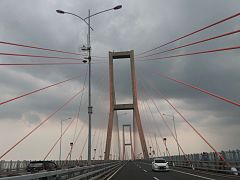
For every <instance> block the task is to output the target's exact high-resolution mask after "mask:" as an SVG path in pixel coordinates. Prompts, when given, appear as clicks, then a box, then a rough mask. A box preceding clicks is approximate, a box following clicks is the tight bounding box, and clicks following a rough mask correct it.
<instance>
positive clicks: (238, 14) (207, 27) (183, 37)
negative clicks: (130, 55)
mask: <svg viewBox="0 0 240 180" xmlns="http://www.w3.org/2000/svg"><path fill="white" fill-rule="evenodd" d="M238 16H240V13H236V14H234V15H232V16H229V17H226V18H224V19H221V20H219V21H216V22H214V23H212V24H210V25H207V26H205V27H203V28H200V29H198V30H196V31H193V32H191V33H189V34H186V35H183V36H180V37H178V38H176V39H174V40H172V41H169V42H167V43H164V44H162V45H159V46H158V47H155V48H152V49H150V50H147V51H144V52H142V53H139V54H137V55H136V56H140V55H143V54H146V53H149V52H152V51H154V50H157V49H159V48H162V47H164V46H167V45H169V44H172V43H174V42H177V41H179V40H182V39H185V38H186V37H189V36H192V35H194V34H197V33H199V32H202V31H204V30H206V29H209V28H211V27H213V26H216V25H218V24H221V23H223V22H226V21H228V20H231V19H233V18H236V17H238Z"/></svg>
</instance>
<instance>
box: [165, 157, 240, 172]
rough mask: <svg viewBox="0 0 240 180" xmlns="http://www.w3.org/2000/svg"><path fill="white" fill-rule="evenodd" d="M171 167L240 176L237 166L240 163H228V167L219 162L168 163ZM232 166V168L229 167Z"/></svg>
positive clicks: (239, 167)
mask: <svg viewBox="0 0 240 180" xmlns="http://www.w3.org/2000/svg"><path fill="white" fill-rule="evenodd" d="M168 162H169V165H171V166H176V167H183V168H191V169H193V170H195V169H196V170H204V171H212V172H219V173H225V174H234V175H240V166H236V164H239V163H240V162H237V163H236V162H228V163H229V164H228V165H227V164H226V163H225V162H221V161H220V162H219V161H191V162H188V161H171V160H170V161H168ZM229 165H230V166H229Z"/></svg>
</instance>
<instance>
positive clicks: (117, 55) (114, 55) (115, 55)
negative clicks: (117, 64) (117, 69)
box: [104, 50, 149, 160]
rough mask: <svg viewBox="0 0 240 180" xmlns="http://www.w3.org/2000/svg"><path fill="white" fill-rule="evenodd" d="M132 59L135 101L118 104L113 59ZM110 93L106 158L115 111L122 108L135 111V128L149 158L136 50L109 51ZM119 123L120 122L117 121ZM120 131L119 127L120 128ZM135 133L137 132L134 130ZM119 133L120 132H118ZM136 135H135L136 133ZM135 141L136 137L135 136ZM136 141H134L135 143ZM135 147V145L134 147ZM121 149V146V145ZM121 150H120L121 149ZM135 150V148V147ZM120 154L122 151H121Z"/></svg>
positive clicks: (106, 156) (108, 152)
mask: <svg viewBox="0 0 240 180" xmlns="http://www.w3.org/2000/svg"><path fill="white" fill-rule="evenodd" d="M126 58H129V59H130V69H131V81H132V95H133V103H131V104H117V102H116V98H115V88H114V72H113V71H114V70H113V61H114V59H126ZM109 90H110V91H109V94H110V112H109V119H108V129H107V138H106V146H105V157H104V159H105V160H109V155H110V149H111V141H112V130H113V120H114V113H116V111H120V110H132V111H133V126H134V127H133V128H134V130H135V126H136V128H137V132H138V135H139V139H140V144H141V148H142V152H143V157H144V159H148V158H149V156H148V150H147V146H146V141H145V137H144V133H143V128H142V123H141V119H140V113H139V109H138V100H137V82H136V74H135V65H134V51H133V50H131V51H122V52H109ZM117 123H118V122H117ZM118 131H119V129H118ZM134 134H135V132H134ZM118 135H119V132H118ZM134 136H135V135H134ZM134 141H135V138H134ZM135 144H136V143H135V142H134V145H135ZM134 148H135V147H134ZM119 149H120V147H119ZM119 151H120V150H119ZM134 151H135V149H134ZM119 154H120V152H119Z"/></svg>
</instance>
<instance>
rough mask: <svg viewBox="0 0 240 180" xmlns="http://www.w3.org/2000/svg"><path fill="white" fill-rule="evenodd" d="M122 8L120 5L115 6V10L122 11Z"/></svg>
mask: <svg viewBox="0 0 240 180" xmlns="http://www.w3.org/2000/svg"><path fill="white" fill-rule="evenodd" d="M121 8H122V5H118V6H115V7H114V8H113V9H114V10H118V9H121Z"/></svg>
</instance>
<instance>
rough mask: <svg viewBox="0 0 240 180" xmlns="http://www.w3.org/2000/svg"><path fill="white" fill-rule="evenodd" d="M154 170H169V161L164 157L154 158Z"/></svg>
mask: <svg viewBox="0 0 240 180" xmlns="http://www.w3.org/2000/svg"><path fill="white" fill-rule="evenodd" d="M152 171H169V166H168V162H167V161H166V160H165V159H163V158H154V160H153V162H152Z"/></svg>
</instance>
